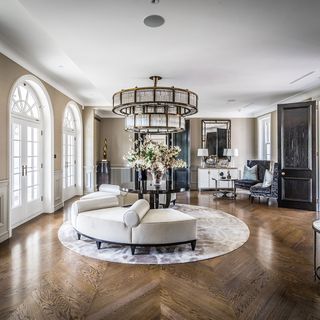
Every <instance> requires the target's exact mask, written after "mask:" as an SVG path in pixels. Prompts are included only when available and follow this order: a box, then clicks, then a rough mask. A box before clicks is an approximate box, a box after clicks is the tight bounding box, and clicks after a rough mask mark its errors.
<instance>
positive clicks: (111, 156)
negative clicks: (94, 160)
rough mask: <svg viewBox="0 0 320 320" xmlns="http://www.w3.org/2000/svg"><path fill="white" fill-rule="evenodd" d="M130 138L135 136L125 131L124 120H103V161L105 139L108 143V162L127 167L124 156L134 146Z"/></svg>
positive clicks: (101, 141) (101, 142) (101, 153)
mask: <svg viewBox="0 0 320 320" xmlns="http://www.w3.org/2000/svg"><path fill="white" fill-rule="evenodd" d="M130 136H131V137H133V134H132V133H131V134H130V133H128V132H126V131H125V130H124V119H123V118H109V119H102V120H101V129H100V153H99V154H100V158H101V159H102V155H103V151H102V148H101V146H103V142H104V139H105V138H106V139H107V143H108V160H109V161H110V162H111V165H112V166H126V165H127V163H126V161H125V160H123V156H124V155H125V154H126V153H127V152H128V151H129V149H130V147H131V146H132V142H130Z"/></svg>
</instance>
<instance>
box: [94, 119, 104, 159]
mask: <svg viewBox="0 0 320 320" xmlns="http://www.w3.org/2000/svg"><path fill="white" fill-rule="evenodd" d="M94 135H95V144H94V154H95V162H97V161H99V160H101V159H102V151H101V146H103V144H101V120H100V119H99V118H97V117H96V118H95V119H94ZM100 153H101V156H100Z"/></svg>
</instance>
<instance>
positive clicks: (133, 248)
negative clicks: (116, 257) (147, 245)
mask: <svg viewBox="0 0 320 320" xmlns="http://www.w3.org/2000/svg"><path fill="white" fill-rule="evenodd" d="M130 248H131V253H132V255H134V252H135V251H136V246H133V245H131V246H130Z"/></svg>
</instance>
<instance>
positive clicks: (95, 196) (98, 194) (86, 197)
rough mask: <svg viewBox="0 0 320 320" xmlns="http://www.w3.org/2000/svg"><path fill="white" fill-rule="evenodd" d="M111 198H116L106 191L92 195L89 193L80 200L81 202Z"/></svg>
mask: <svg viewBox="0 0 320 320" xmlns="http://www.w3.org/2000/svg"><path fill="white" fill-rule="evenodd" d="M109 196H116V195H115V194H114V193H112V192H105V191H96V192H92V193H88V194H86V195H84V196H82V197H81V198H80V200H86V199H96V198H104V197H109Z"/></svg>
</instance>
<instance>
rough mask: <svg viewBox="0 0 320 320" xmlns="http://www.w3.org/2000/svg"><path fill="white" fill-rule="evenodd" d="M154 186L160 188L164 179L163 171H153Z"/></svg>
mask: <svg viewBox="0 0 320 320" xmlns="http://www.w3.org/2000/svg"><path fill="white" fill-rule="evenodd" d="M151 175H152V181H153V185H155V186H160V185H161V180H162V177H163V172H162V171H151Z"/></svg>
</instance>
